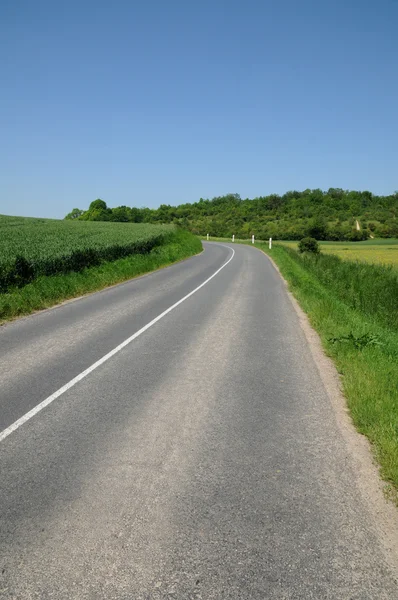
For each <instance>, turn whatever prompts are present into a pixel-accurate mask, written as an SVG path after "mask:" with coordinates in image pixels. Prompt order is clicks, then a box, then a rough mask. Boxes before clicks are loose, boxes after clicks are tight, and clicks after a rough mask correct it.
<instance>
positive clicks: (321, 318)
mask: <svg viewBox="0 0 398 600" xmlns="http://www.w3.org/2000/svg"><path fill="white" fill-rule="evenodd" d="M224 241H226V240H224ZM246 243H247V242H246ZM250 245H251V244H250ZM255 246H256V247H257V248H259V249H261V250H263V251H264V252H265V253H266V254H268V255H269V256H271V257H272V259H273V260H274V261H275V263H276V264H277V265H278V267H279V269H280V271H281V273H282V275H283V277H284V278H285V279H286V281H287V282H288V285H289V288H290V290H291V292H292V293H293V295H294V296H295V297H296V298H297V300H298V302H299V303H300V305H301V307H302V308H303V310H304V311H305V312H306V313H307V315H308V317H309V320H310V322H311V325H312V326H313V327H314V329H315V330H316V331H317V332H318V334H319V335H320V338H321V341H322V344H323V346H324V348H325V351H326V353H327V354H328V355H329V356H330V357H331V358H332V359H333V361H334V363H335V365H336V367H337V370H338V372H339V373H340V375H341V380H342V385H343V391H344V394H345V396H346V399H347V404H348V407H349V409H350V411H351V415H352V418H353V422H354V424H355V426H356V427H357V429H358V431H360V432H361V433H363V434H364V435H366V436H367V437H368V439H369V440H370V442H371V443H372V446H373V449H374V453H375V457H376V459H377V461H378V462H379V464H380V474H381V476H382V477H383V479H385V480H386V481H387V482H389V483H390V484H391V485H392V488H391V489H393V490H395V491H394V497H395V500H397V498H398V495H397V491H398V328H397V320H396V318H395V319H394V318H393V311H394V306H393V305H392V304H391V302H390V300H391V297H390V295H391V290H390V289H389V285H387V286H386V287H385V286H384V285H383V283H382V281H381V279H384V278H385V282H387V283H389V282H390V277H393V276H394V273H393V271H391V270H390V269H385V268H383V267H379V266H376V265H375V266H373V265H365V267H366V268H365V269H364V268H363V265H362V264H358V263H351V266H350V265H349V266H348V267H347V263H346V262H343V261H337V262H336V261H333V265H329V267H330V266H332V267H333V268H328V269H324V268H323V266H324V265H322V261H323V262H326V263H328V262H329V259H331V258H334V257H330V256H324V257H322V256H321V262H318V264H316V259H315V261H312V259H311V258H309V257H305V256H303V257H300V256H299V255H298V254H297V253H296V252H294V251H292V250H289V249H286V248H285V247H283V246H279V245H277V244H275V245H274V246H273V248H272V250H271V251H270V250H269V249H268V244H266V243H256V244H255ZM339 263H340V264H339ZM353 277H354V280H353ZM358 277H362V281H361V282H360V281H359V279H358ZM343 278H345V279H343ZM378 286H379V287H378ZM359 287H360V289H358V288H359ZM367 289H368V290H369V298H367V299H366V298H365V296H366V290H367ZM350 290H351V292H350ZM377 293H378V294H379V296H378V298H379V303H378V302H377ZM395 297H396V296H395ZM390 304H391V306H390ZM390 310H391V312H390ZM388 316H390V317H391V322H389V319H388Z"/></svg>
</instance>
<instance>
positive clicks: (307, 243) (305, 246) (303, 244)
mask: <svg viewBox="0 0 398 600" xmlns="http://www.w3.org/2000/svg"><path fill="white" fill-rule="evenodd" d="M298 250H299V252H300V253H303V252H311V253H312V254H319V253H320V251H321V250H320V248H319V244H318V242H317V241H316V239H315V238H313V237H305V238H303V239H302V240H300V241H299V244H298Z"/></svg>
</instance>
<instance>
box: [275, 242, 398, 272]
mask: <svg viewBox="0 0 398 600" xmlns="http://www.w3.org/2000/svg"><path fill="white" fill-rule="evenodd" d="M278 244H283V245H284V246H288V247H290V248H297V242H278ZM320 245H321V251H322V252H323V253H324V254H335V255H336V256H339V257H340V258H342V259H343V260H361V261H364V262H369V263H373V264H384V265H395V266H397V267H398V240H396V239H383V240H381V239H378V240H368V241H366V242H320Z"/></svg>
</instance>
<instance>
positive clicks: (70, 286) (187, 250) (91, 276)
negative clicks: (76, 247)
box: [0, 229, 202, 323]
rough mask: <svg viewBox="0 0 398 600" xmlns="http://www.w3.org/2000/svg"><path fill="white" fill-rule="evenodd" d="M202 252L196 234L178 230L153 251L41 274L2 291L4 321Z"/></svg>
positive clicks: (0, 312)
mask: <svg viewBox="0 0 398 600" xmlns="http://www.w3.org/2000/svg"><path fill="white" fill-rule="evenodd" d="M201 251H202V244H201V242H200V241H199V239H198V238H197V237H196V236H194V235H192V234H191V233H188V232H187V231H184V230H182V229H177V230H176V231H175V232H173V233H172V234H171V235H170V236H168V238H167V240H166V241H165V243H164V244H162V245H159V246H156V247H155V248H153V249H152V250H151V251H150V252H149V253H145V254H132V255H130V256H127V257H126V258H121V259H118V260H115V261H112V262H102V263H101V264H100V265H98V266H95V267H87V268H85V269H84V270H82V271H80V272H70V273H65V274H59V275H53V276H42V277H39V278H37V279H35V280H34V281H33V282H32V283H29V284H27V285H25V286H24V287H21V288H13V289H12V290H10V291H9V292H6V293H3V294H0V323H1V322H5V321H8V320H11V319H14V318H16V317H19V316H22V315H28V314H30V313H32V312H34V311H37V310H41V309H45V308H49V307H51V306H54V305H56V304H59V303H60V302H63V301H65V300H69V299H72V298H76V297H79V296H83V295H85V294H88V293H91V292H96V291H99V290H101V289H103V288H105V287H109V286H112V285H115V284H117V283H121V282H123V281H126V280H128V279H132V278H133V277H137V276H139V275H143V274H145V273H149V272H150V271H154V270H156V269H159V268H161V267H166V266H168V265H171V264H173V263H175V262H178V261H180V260H183V259H185V258H188V257H190V256H193V255H195V254H198V253H199V252H201Z"/></svg>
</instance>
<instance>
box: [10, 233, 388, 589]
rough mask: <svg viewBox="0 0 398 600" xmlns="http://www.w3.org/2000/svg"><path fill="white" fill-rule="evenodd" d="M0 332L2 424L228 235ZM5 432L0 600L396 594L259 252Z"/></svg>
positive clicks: (119, 333)
mask: <svg viewBox="0 0 398 600" xmlns="http://www.w3.org/2000/svg"><path fill="white" fill-rule="evenodd" d="M205 246H206V250H205V252H204V253H202V254H201V255H199V256H197V257H194V258H192V259H189V260H187V261H185V262H183V263H180V264H178V265H174V266H172V267H170V268H168V269H164V270H161V271H158V272H156V273H153V274H151V275H148V276H145V277H142V278H140V279H137V280H134V281H131V282H128V283H126V284H123V285H120V286H117V287H115V288H112V289H109V290H106V291H103V292H100V293H98V294H94V295H92V296H89V297H86V298H82V299H80V300H77V301H74V302H70V303H67V304H65V305H63V306H60V307H58V308H56V309H53V310H50V311H46V312H42V313H39V314H36V315H33V316H31V317H29V318H26V319H21V320H19V321H17V322H14V323H11V324H9V325H6V326H4V327H2V328H1V329H0V382H1V387H0V396H1V399H0V411H1V414H0V431H5V432H7V431H10V430H9V428H10V426H11V425H12V424H13V423H15V422H16V421H18V419H20V418H21V417H23V415H25V414H26V413H28V412H29V411H31V410H32V409H34V407H35V406H38V405H39V404H40V403H41V402H42V401H43V400H45V399H46V398H48V397H51V396H52V395H53V394H54V392H56V391H57V390H58V389H59V388H61V387H62V386H64V385H65V384H67V383H68V382H70V381H71V380H73V378H75V377H76V376H78V375H79V374H80V373H82V372H83V371H84V370H85V369H87V368H89V367H90V366H91V365H93V364H94V363H96V361H98V360H100V359H101V357H103V356H105V355H106V354H107V353H109V352H110V351H111V350H112V349H114V348H117V347H118V346H120V344H122V342H123V341H124V340H126V339H127V338H129V337H130V336H133V335H134V334H135V333H136V332H137V331H139V330H141V328H143V327H144V326H145V325H146V324H148V323H150V322H151V321H152V320H153V319H155V318H156V317H157V316H158V315H160V314H161V313H162V312H164V311H165V310H166V309H167V308H169V307H170V306H172V305H174V304H175V303H176V302H178V301H179V300H180V299H181V298H183V297H185V296H186V295H187V294H189V293H190V292H191V291H192V290H194V289H195V288H196V287H198V286H199V285H200V284H202V283H203V282H204V281H205V280H207V279H208V278H209V277H210V276H211V275H212V274H214V273H215V272H216V271H217V270H218V269H219V268H220V267H222V265H223V264H225V263H226V261H228V260H229V259H230V258H231V256H232V252H233V250H232V249H231V248H230V247H227V246H225V245H224V246H223V245H217V244H212V245H209V244H206V245H205ZM234 250H235V255H234V256H233V258H232V260H231V261H230V262H229V263H228V264H227V265H226V266H225V267H224V268H223V269H222V270H220V271H219V272H218V273H217V275H216V276H215V277H213V278H212V279H211V280H210V281H208V283H207V284H206V285H204V286H202V287H201V288H200V289H199V290H198V291H197V292H196V293H194V294H193V295H191V296H190V297H188V298H187V299H186V300H185V301H184V302H182V303H180V304H179V305H178V306H176V307H175V308H174V309H173V310H172V311H171V312H169V313H168V314H166V315H165V316H164V317H163V318H161V319H160V320H158V321H157V322H156V323H154V324H153V325H152V326H151V327H150V328H148V329H147V330H146V331H144V332H142V334H141V335H139V336H138V337H136V339H134V340H132V341H131V343H129V344H128V345H126V346H125V347H123V348H122V349H120V351H118V352H117V353H116V354H115V355H114V356H112V357H111V358H109V360H107V361H106V362H104V363H103V364H101V365H100V366H98V368H96V369H95V370H93V371H92V372H91V373H89V374H88V375H87V376H86V377H85V378H84V379H82V380H81V381H79V382H78V383H76V385H73V386H72V387H70V388H69V389H68V390H67V391H65V392H64V393H63V394H62V395H60V396H59V397H58V398H56V399H55V400H54V401H53V402H52V403H51V404H49V405H48V406H47V407H45V408H44V409H43V410H41V411H40V412H38V413H37V414H36V415H35V416H33V417H32V418H31V419H29V420H28V421H27V422H25V423H24V424H23V425H22V426H21V427H19V428H18V429H16V430H15V431H13V432H11V433H10V435H7V437H5V438H4V439H3V440H2V441H1V442H0V475H1V480H0V481H1V483H0V527H1V542H0V597H1V598H18V599H28V598H29V599H31V598H40V599H43V600H45V599H50V598H51V599H70V598H72V599H74V598H78V599H83V598H84V599H92V600H97V599H102V598H103V599H107V600H111V599H121V600H130V599H134V600H135V599H157V598H178V599H190V598H197V599H199V598H202V599H203V600H206V599H223V598H234V599H238V598H240V599H246V598H247V599H249V598H250V599H251V598H254V599H262V600H263V599H267V598H278V599H303V600H309V599H311V598H314V599H317V600H319V599H323V598H327V599H339V600H340V599H344V600H348V599H351V600H354V599H361V600H364V599H384V598H385V599H389V600H391V599H393V598H398V587H397V581H396V575H397V571H395V570H394V565H392V564H391V561H387V559H386V555H385V549H384V547H383V544H382V540H381V539H380V536H379V533H378V531H377V529H376V528H375V527H374V524H373V519H372V514H370V512H369V506H368V504H367V503H366V502H365V500H364V498H363V494H362V492H361V490H360V489H359V487H358V485H357V482H356V473H355V469H356V465H355V457H353V455H352V452H351V451H350V449H349V448H347V444H346V441H345V440H344V438H343V436H342V434H341V431H340V429H339V427H338V425H337V422H336V418H335V414H334V412H333V409H332V407H331V404H330V401H329V398H328V395H327V394H326V391H325V389H324V386H323V383H322V380H321V378H320V376H319V372H318V370H317V367H316V365H315V364H314V360H313V358H312V354H311V352H310V350H309V347H308V343H307V341H306V338H305V337H304V334H303V332H302V329H301V328H300V324H299V320H298V317H297V314H296V312H295V310H294V308H293V306H292V304H291V302H290V300H289V298H288V296H287V294H286V290H285V287H284V285H283V283H282V281H281V279H280V277H279V275H278V274H277V272H276V271H275V270H274V268H273V267H272V265H271V263H270V262H269V261H268V259H267V258H266V257H265V256H264V255H262V254H261V253H260V252H258V251H256V250H254V249H252V248H250V247H244V246H235V247H234Z"/></svg>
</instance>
